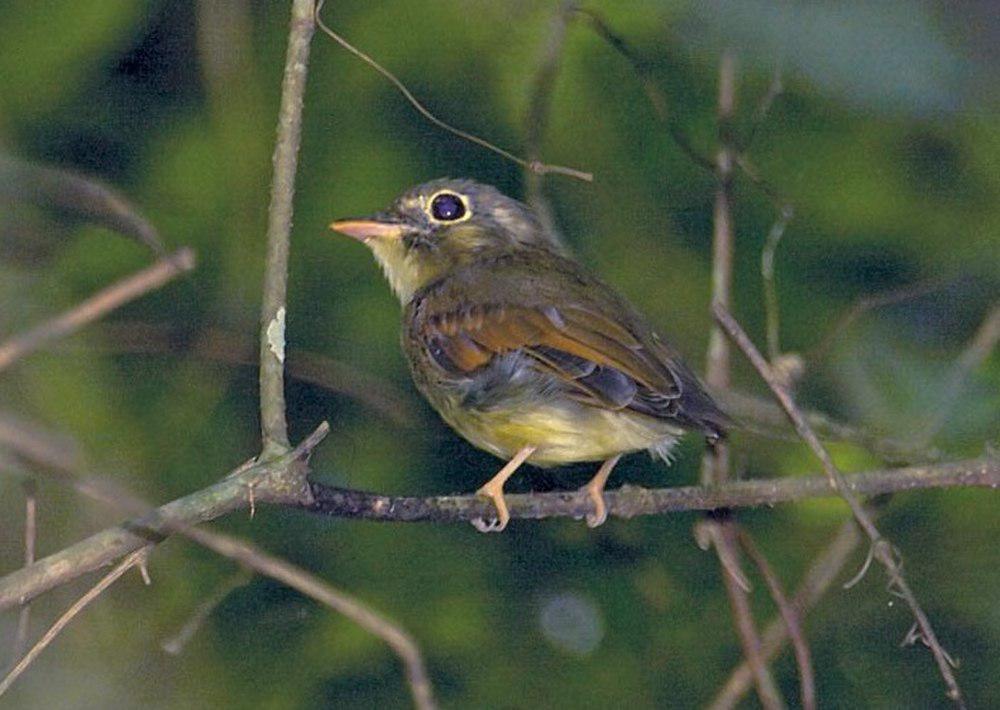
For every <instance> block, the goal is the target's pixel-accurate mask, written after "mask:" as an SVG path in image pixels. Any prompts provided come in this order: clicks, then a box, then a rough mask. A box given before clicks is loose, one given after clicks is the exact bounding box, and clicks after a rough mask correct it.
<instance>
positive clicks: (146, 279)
mask: <svg viewBox="0 0 1000 710" xmlns="http://www.w3.org/2000/svg"><path fill="white" fill-rule="evenodd" d="M194 265H195V258H194V252H193V251H191V250H190V249H187V248H184V249H180V250H178V251H176V252H174V253H173V254H171V255H170V256H166V257H163V258H162V259H160V260H159V261H157V262H156V263H154V264H153V265H152V266H148V267H146V268H145V269H142V270H140V271H137V272H136V273H134V274H132V275H131V276H128V277H126V278H124V279H122V280H121V281H119V282H118V283H116V284H113V285H111V286H108V287H107V288H105V289H103V290H101V291H99V292H98V293H96V294H94V295H93V296H91V297H90V298H88V299H86V300H85V301H83V302H82V303H80V304H79V305H77V306H74V307H73V308H71V309H69V310H68V311H66V312H65V313H63V314H61V315H59V316H56V317H55V318H53V319H51V320H48V321H46V322H44V323H42V324H41V325H39V326H37V327H35V328H32V329H31V330H29V331H28V332H26V333H23V334H21V335H18V336H15V337H13V338H11V339H10V340H8V341H7V342H5V343H0V370H3V369H4V368H6V367H9V366H10V365H11V364H12V363H14V362H16V361H17V360H19V359H20V358H22V357H24V356H25V355H28V354H29V353H32V352H34V351H35V350H38V349H39V348H41V347H42V346H44V345H46V344H47V343H50V342H51V341H53V340H56V339H57V338H62V337H65V336H67V335H69V334H70V333H73V332H75V331H77V330H79V329H80V328H82V327H83V326H84V325H86V324H87V323H90V322H92V321H95V320H97V319H98V318H100V317H102V316H104V315H105V314H106V313H108V312H109V311H112V310H114V309H115V308H118V307H119V306H121V305H123V304H125V303H128V302H129V301H132V300H134V299H136V298H138V297H139V296H142V295H143V294H146V293H149V292H150V291H153V290H155V289H157V288H159V287H161V286H163V285H164V284H166V283H169V282H170V281H172V280H173V279H174V278H176V277H177V276H179V275H180V274H183V273H185V272H188V271H190V270H191V269H193V268H194Z"/></svg>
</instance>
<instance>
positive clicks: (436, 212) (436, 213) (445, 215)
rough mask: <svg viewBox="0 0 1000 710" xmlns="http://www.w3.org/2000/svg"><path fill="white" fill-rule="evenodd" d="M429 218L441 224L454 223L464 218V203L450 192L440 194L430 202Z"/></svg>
mask: <svg viewBox="0 0 1000 710" xmlns="http://www.w3.org/2000/svg"><path fill="white" fill-rule="evenodd" d="M431 216H432V217H434V219H436V220H439V221H441V222H454V221H455V220H456V219H462V217H464V216H465V203H464V202H462V198H461V197H459V196H458V195H456V194H454V193H451V192H442V193H441V194H439V195H437V196H436V197H435V198H434V199H433V200H431Z"/></svg>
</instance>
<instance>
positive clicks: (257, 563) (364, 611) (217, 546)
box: [184, 528, 435, 710]
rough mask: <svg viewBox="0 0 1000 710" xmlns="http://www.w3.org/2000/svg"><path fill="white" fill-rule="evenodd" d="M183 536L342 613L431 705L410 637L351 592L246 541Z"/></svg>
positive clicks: (423, 705)
mask: <svg viewBox="0 0 1000 710" xmlns="http://www.w3.org/2000/svg"><path fill="white" fill-rule="evenodd" d="M184 535H185V536H186V537H189V538H191V539H192V540H194V541H195V542H197V543H198V544H199V545H202V546H203V547H206V548H208V549H210V550H212V551H213V552H216V553H218V554H220V555H223V556H224V557H227V558H229V559H231V560H236V561H237V562H240V563H241V564H244V565H246V566H247V567H250V568H251V569H253V570H255V571H257V572H259V573H261V574H264V575H266V576H268V577H270V578H272V579H276V580H278V581H279V582H281V583H282V584H285V585H287V586H289V587H291V588H292V589H295V590H297V591H299V592H301V593H302V594H305V595H306V596H308V597H310V598H312V599H315V600H316V601H318V602H320V603H321V604H324V605H326V606H328V607H330V608H331V609H333V610H334V611H336V612H338V613H340V614H343V615H344V616H346V617H347V618H348V619H350V620H351V621H353V622H354V623H356V624H358V625H359V626H361V628H363V629H365V630H366V631H368V632H369V633H370V634H372V635H374V636H377V637H379V638H380V639H382V640H383V641H385V642H386V644H388V645H389V647H390V648H391V649H392V650H393V651H395V652H396V654H397V655H398V656H399V657H400V658H401V659H402V661H403V663H404V665H405V667H406V677H407V681H408V683H409V686H410V691H411V693H412V694H413V701H414V704H415V705H416V706H417V707H418V708H420V709H421V710H425V709H429V708H433V707H435V703H434V697H433V692H432V689H431V684H430V679H429V678H428V676H427V670H426V668H425V667H424V661H423V657H422V655H421V653H420V649H419V648H418V647H417V644H416V642H414V640H413V638H412V637H411V636H410V635H409V634H408V633H406V632H405V631H403V629H402V628H400V627H399V626H398V625H396V624H395V623H393V622H391V621H389V620H388V619H386V618H385V617H384V616H382V615H380V614H377V613H375V612H374V611H372V610H371V609H370V608H369V607H368V606H367V605H365V604H364V603H363V602H361V601H360V600H358V599H356V598H355V597H352V596H351V595H349V594H347V593H345V592H342V591H339V590H337V589H334V588H333V587H331V586H330V585H329V584H327V583H326V582H324V581H323V580H321V579H319V578H318V577H316V576H314V575H312V574H309V573H308V572H306V571H305V570H303V569H301V568H299V567H296V566H295V565H293V564H291V563H289V562H287V561H285V560H283V559H281V558H278V557H275V556H273V555H270V554H268V553H267V552H264V551H263V550H261V549H259V548H257V547H254V546H253V545H251V544H250V543H248V542H244V541H242V540H237V539H236V538H233V537H230V536H228V535H224V534H222V533H219V532H216V531H212V532H211V533H209V532H208V531H206V530H201V529H200V528H188V529H186V530H184Z"/></svg>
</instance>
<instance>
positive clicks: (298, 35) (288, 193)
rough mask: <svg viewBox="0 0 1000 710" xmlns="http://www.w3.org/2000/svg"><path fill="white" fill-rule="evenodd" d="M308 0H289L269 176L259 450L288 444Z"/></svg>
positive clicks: (310, 23)
mask: <svg viewBox="0 0 1000 710" xmlns="http://www.w3.org/2000/svg"><path fill="white" fill-rule="evenodd" d="M314 12H315V7H314V3H313V0H293V2H292V21H291V29H290V30H289V33H288V53H287V54H286V56H285V73H284V78H283V79H282V82H281V108H280V109H279V114H278V138H277V141H276V142H275V145H274V155H273V157H272V162H273V163H274V177H273V178H272V181H271V202H270V205H269V206H268V216H267V261H266V265H265V272H264V289H263V298H262V303H261V310H260V420H261V433H262V438H263V453H264V454H265V455H274V454H277V453H280V452H283V451H285V450H287V449H288V424H287V422H286V421H285V372H284V366H285V295H286V292H287V289H288V248H289V247H288V244H289V234H290V232H291V229H292V198H293V196H294V194H295V171H296V168H297V167H298V153H299V144H300V142H301V138H302V99H303V95H304V94H305V88H306V73H307V66H308V62H309V42H310V40H311V39H312V36H313V31H314V30H315V20H314Z"/></svg>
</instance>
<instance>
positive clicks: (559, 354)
mask: <svg viewBox="0 0 1000 710" xmlns="http://www.w3.org/2000/svg"><path fill="white" fill-rule="evenodd" d="M330 229H332V230H334V231H336V232H338V233H340V234H343V235H346V236H348V237H352V238H353V239H355V240H357V241H360V242H362V243H363V244H365V245H366V246H367V247H368V248H369V249H370V250H371V252H372V253H373V255H374V257H375V260H376V261H377V262H378V264H379V265H380V266H381V267H382V271H383V272H384V274H385V276H386V278H387V280H388V282H389V286H390V287H391V289H392V291H393V292H394V293H395V295H396V296H397V297H398V298H399V301H400V304H401V305H402V328H401V338H400V339H401V345H402V350H403V353H404V354H405V356H406V360H407V362H408V364H409V368H410V372H411V375H412V379H413V381H414V384H415V385H416V387H417V389H418V390H419V391H420V393H421V394H422V395H423V396H424V397H425V398H426V399H427V401H428V402H429V403H430V405H431V406H432V407H433V408H434V409H435V410H436V411H437V412H438V414H440V416H441V417H442V419H443V420H444V421H445V422H446V423H447V424H448V425H449V426H451V427H452V428H453V429H454V430H455V431H456V432H458V434H460V435H461V436H462V437H464V438H465V439H466V440H468V441H469V442H470V443H472V444H473V445H474V446H476V447H478V448H480V449H484V450H486V451H488V452H490V453H492V454H494V455H495V456H497V457H498V458H500V459H502V460H504V461H506V463H505V464H504V465H503V466H502V467H501V468H500V470H499V471H498V472H497V473H496V474H495V475H494V476H493V477H492V478H490V480H489V481H487V482H486V483H485V484H483V485H482V486H481V487H480V488H479V489H478V490H477V491H476V494H477V495H479V496H481V497H485V498H487V499H489V500H491V501H492V502H493V506H494V508H495V511H496V517H495V518H491V519H489V520H484V519H477V520H474V521H473V523H474V524H475V526H476V528H477V529H479V530H481V531H483V532H499V531H501V530H503V529H504V528H505V527H506V526H507V523H508V521H509V520H510V512H509V508H508V506H507V502H506V499H505V498H504V485H505V484H506V482H507V480H508V479H509V478H510V477H511V476H512V475H513V474H514V473H515V472H516V471H517V470H518V469H519V468H520V466H521V465H522V464H525V463H529V464H532V465H535V466H539V467H550V466H559V465H565V464H571V463H578V462H601V463H600V466H599V467H598V470H597V473H596V474H595V475H594V476H593V478H591V480H590V481H589V482H588V483H587V484H585V485H584V486H583V487H582V488H581V489H580V493H581V494H582V495H585V496H586V497H587V498H588V499H589V501H590V502H591V504H592V510H591V512H589V513H587V514H586V516H585V517H586V522H587V524H588V525H589V526H590V527H596V526H598V525H600V524H602V523H603V522H604V521H605V519H606V518H607V506H606V504H605V501H604V487H605V484H606V483H607V480H608V477H609V476H610V474H611V472H612V470H613V469H614V467H615V465H616V464H617V463H618V460H619V459H620V458H621V456H622V455H624V454H627V453H631V452H636V451H642V450H644V449H645V450H649V451H650V453H651V454H653V455H654V456H656V457H659V458H661V459H663V460H664V461H665V462H666V463H667V464H668V465H669V463H671V451H672V449H673V447H674V445H675V443H676V442H677V441H678V439H679V438H680V437H681V436H682V435H683V434H684V433H685V432H688V431H692V432H698V433H700V434H702V435H704V437H705V438H706V441H707V442H708V443H709V444H714V442H717V441H718V440H719V439H720V438H722V437H723V436H724V435H725V434H726V431H727V430H728V428H729V426H730V424H731V420H730V418H729V417H728V416H727V415H726V414H725V412H723V411H722V409H721V408H720V407H719V406H718V405H717V404H716V403H715V402H714V401H713V399H712V397H711V396H710V395H709V394H708V393H707V392H706V391H705V388H704V387H703V385H702V384H701V383H700V382H699V380H698V378H697V376H695V374H694V373H693V372H692V371H691V369H689V368H688V367H687V366H686V365H685V364H684V362H683V361H682V360H681V358H680V356H679V355H678V353H677V352H676V351H675V350H674V348H673V347H671V345H670V344H669V343H668V342H667V340H666V339H664V338H663V337H661V336H660V335H659V334H658V333H657V332H656V331H655V330H654V329H653V327H652V326H651V325H650V324H649V322H648V321H647V319H646V318H645V317H644V316H643V315H642V314H641V313H639V311H638V310H636V309H635V308H634V307H633V306H632V305H631V304H630V303H629V302H628V301H627V300H626V299H625V298H624V297H623V296H621V295H620V294H619V293H618V292H617V291H616V290H615V289H613V288H612V287H611V286H609V285H607V284H606V283H604V282H603V281H602V280H601V279H599V278H598V277H597V276H595V275H593V274H592V273H590V272H589V271H588V270H587V269H586V268H584V267H583V266H582V265H581V264H580V263H579V262H578V261H576V260H575V259H574V258H573V257H572V256H571V255H570V254H569V253H568V252H567V250H566V249H565V248H564V247H563V246H562V245H561V243H560V242H558V241H557V240H556V239H555V238H554V237H553V236H552V234H551V232H549V231H547V230H546V229H545V228H544V227H543V226H542V223H541V222H540V220H539V218H538V217H537V215H536V214H535V213H534V211H533V210H532V209H531V208H530V207H528V206H527V205H525V204H524V203H522V202H520V201H518V200H515V199H513V198H511V197H508V196H506V195H505V194H503V193H502V192H500V191H499V190H498V189H496V188H495V187H493V186H490V185H486V184H482V183H479V182H476V181H474V180H470V179H448V178H444V179H438V180H432V181H430V182H426V183H424V184H421V185H418V186H416V187H413V188H411V189H409V190H407V191H406V192H405V193H403V194H402V195H401V196H399V197H398V198H397V199H396V200H395V201H394V202H393V203H392V204H391V205H390V206H389V207H388V208H387V209H385V210H383V211H380V212H377V213H375V214H373V215H371V216H368V217H360V218H349V219H339V220H337V221H334V222H333V223H332V224H330Z"/></svg>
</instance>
